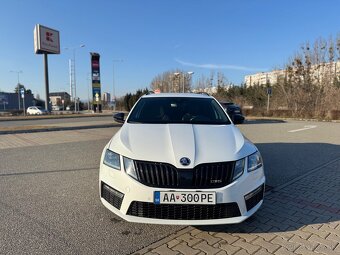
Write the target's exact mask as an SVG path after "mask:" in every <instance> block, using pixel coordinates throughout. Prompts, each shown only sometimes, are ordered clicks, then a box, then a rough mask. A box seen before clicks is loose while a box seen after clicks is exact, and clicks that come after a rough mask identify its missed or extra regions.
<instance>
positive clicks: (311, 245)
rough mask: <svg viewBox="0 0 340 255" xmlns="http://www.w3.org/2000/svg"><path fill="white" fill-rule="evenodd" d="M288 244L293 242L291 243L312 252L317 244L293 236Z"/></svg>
mask: <svg viewBox="0 0 340 255" xmlns="http://www.w3.org/2000/svg"><path fill="white" fill-rule="evenodd" d="M289 242H293V243H297V244H299V245H301V246H303V247H305V248H307V249H308V250H314V249H315V248H316V247H317V246H318V245H319V244H318V243H317V242H311V241H308V240H305V239H302V238H301V237H299V236H293V237H292V238H291V239H290V240H289Z"/></svg>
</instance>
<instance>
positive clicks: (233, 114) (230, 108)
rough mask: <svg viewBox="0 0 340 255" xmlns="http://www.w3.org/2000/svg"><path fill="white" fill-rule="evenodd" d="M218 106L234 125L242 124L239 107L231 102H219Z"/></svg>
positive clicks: (242, 117)
mask: <svg viewBox="0 0 340 255" xmlns="http://www.w3.org/2000/svg"><path fill="white" fill-rule="evenodd" d="M220 104H221V105H222V107H223V108H224V110H225V111H226V112H227V114H228V115H229V117H230V118H231V120H232V121H233V122H234V123H235V124H242V123H243V122H244V119H245V118H244V116H243V114H242V109H241V107H240V106H238V105H237V104H234V103H232V102H220Z"/></svg>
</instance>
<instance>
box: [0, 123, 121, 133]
mask: <svg viewBox="0 0 340 255" xmlns="http://www.w3.org/2000/svg"><path fill="white" fill-rule="evenodd" d="M121 126H122V124H114V123H113V124H103V125H90V126H74V127H46V128H37V129H23V130H6V131H0V135H9V134H25V133H38V132H53V131H68V130H80V129H94V128H110V127H121Z"/></svg>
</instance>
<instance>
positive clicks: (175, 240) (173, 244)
mask: <svg viewBox="0 0 340 255" xmlns="http://www.w3.org/2000/svg"><path fill="white" fill-rule="evenodd" d="M180 242H181V241H179V240H177V239H172V240H171V241H169V242H168V243H167V246H168V247H169V248H170V249H171V248H172V247H174V246H176V245H177V244H179V243H180Z"/></svg>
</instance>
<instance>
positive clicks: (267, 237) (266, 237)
mask: <svg viewBox="0 0 340 255" xmlns="http://www.w3.org/2000/svg"><path fill="white" fill-rule="evenodd" d="M254 234H255V235H257V236H259V237H261V238H263V239H264V240H266V241H267V242H270V241H271V240H273V239H274V238H275V237H276V235H275V234H273V233H254Z"/></svg>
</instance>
